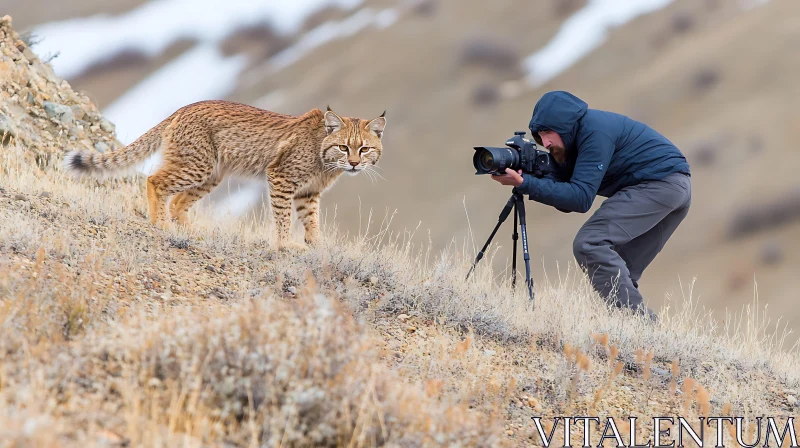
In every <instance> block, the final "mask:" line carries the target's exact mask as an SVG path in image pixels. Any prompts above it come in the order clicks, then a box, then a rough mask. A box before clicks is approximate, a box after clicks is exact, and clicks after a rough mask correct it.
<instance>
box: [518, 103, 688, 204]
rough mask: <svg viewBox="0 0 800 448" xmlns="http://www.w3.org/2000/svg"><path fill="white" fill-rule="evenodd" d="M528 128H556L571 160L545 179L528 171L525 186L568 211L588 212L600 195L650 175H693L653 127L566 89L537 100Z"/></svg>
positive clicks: (523, 189) (535, 196) (543, 200)
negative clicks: (591, 106) (593, 106)
mask: <svg viewBox="0 0 800 448" xmlns="http://www.w3.org/2000/svg"><path fill="white" fill-rule="evenodd" d="M528 128H529V129H530V131H531V134H532V135H533V138H534V139H535V140H536V142H537V143H538V144H539V145H541V144H542V141H541V138H540V137H539V135H538V132H539V131H542V130H545V129H550V130H552V131H555V132H557V133H558V134H559V135H560V136H561V139H562V140H563V141H564V147H565V149H566V155H567V157H566V162H564V163H563V164H558V165H557V170H556V172H554V173H553V174H551V175H548V176H545V177H544V178H536V177H534V176H532V175H529V174H523V179H524V181H523V183H522V185H521V186H520V187H519V189H518V190H519V191H521V192H522V193H524V194H528V195H529V196H530V198H531V200H534V201H537V202H540V203H543V204H546V205H550V206H553V207H555V208H557V209H559V210H561V211H563V212H573V211H574V212H580V213H585V212H587V211H588V210H589V209H590V208H591V206H592V203H593V202H594V198H595V196H597V195H600V196H604V197H610V196H611V195H613V194H614V193H616V192H617V191H619V190H621V189H622V188H625V187H627V186H630V185H635V184H637V183H639V182H641V181H644V180H658V179H662V178H664V177H666V176H667V175H669V174H672V173H676V172H680V173H686V174H690V172H689V164H688V162H687V161H686V158H685V157H684V156H683V154H682V153H681V152H680V150H679V149H678V148H677V147H676V146H675V145H674V144H672V142H670V141H669V140H667V138H666V137H664V136H663V135H661V134H659V133H658V132H656V131H655V130H654V129H652V128H651V127H649V126H647V125H645V124H644V123H640V122H638V121H636V120H633V119H631V118H628V117H626V116H624V115H620V114H616V113H613V112H607V111H602V110H597V109H589V108H588V105H587V104H586V102H584V101H583V100H581V99H580V98H578V97H576V96H575V95H573V94H571V93H569V92H564V91H554V92H548V93H546V94H545V95H544V96H542V98H541V99H540V100H539V102H537V103H536V106H535V107H534V109H533V116H532V117H531V121H530V124H529V125H528Z"/></svg>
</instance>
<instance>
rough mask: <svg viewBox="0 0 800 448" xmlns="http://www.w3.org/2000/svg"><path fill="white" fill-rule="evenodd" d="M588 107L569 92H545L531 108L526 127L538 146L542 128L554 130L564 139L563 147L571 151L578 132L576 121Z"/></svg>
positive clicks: (540, 141) (540, 143) (540, 140)
mask: <svg viewBox="0 0 800 448" xmlns="http://www.w3.org/2000/svg"><path fill="white" fill-rule="evenodd" d="M588 108H589V107H588V105H587V104H586V102H585V101H583V100H582V99H580V98H578V97H577V96H575V95H573V94H571V93H569V92H564V91H553V92H547V93H545V94H544V95H542V98H541V99H540V100H539V101H538V102H537V103H536V106H535V107H534V108H533V116H532V117H531V121H530V123H529V124H528V129H530V130H531V134H532V135H533V138H534V140H536V143H538V144H539V145H540V146H541V145H542V139H541V138H539V134H538V132H539V131H542V130H544V129H550V130H553V131H556V132H558V134H559V135H560V136H561V139H562V140H564V147H565V149H567V151H572V150H573V149H574V144H575V137H576V134H577V132H578V122H579V121H580V119H581V118H582V117H583V115H584V114H586V111H587V110H588Z"/></svg>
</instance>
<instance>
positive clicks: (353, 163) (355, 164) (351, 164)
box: [350, 160, 359, 166]
mask: <svg viewBox="0 0 800 448" xmlns="http://www.w3.org/2000/svg"><path fill="white" fill-rule="evenodd" d="M358 164H359V162H353V161H352V160H351V161H350V166H358Z"/></svg>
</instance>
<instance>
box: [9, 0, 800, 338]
mask: <svg viewBox="0 0 800 448" xmlns="http://www.w3.org/2000/svg"><path fill="white" fill-rule="evenodd" d="M39 3H40V2H39V1H38V0H37V1H35V2H33V3H32V2H31V1H29V0H12V1H11V3H10V4H9V8H10V11H11V12H12V13H13V14H15V15H17V14H19V21H20V23H21V26H22V27H23V28H24V29H25V30H30V31H33V32H34V33H39V35H38V36H34V40H40V42H39V43H38V48H40V50H41V51H42V52H43V55H42V57H44V58H48V57H49V56H52V55H53V54H55V53H57V52H59V51H62V53H61V56H59V57H56V58H55V59H54V63H56V64H62V65H61V66H62V67H66V68H69V66H73V67H74V66H75V61H76V59H75V52H76V51H77V52H78V53H79V54H84V55H85V56H86V58H85V60H84V59H81V60H79V61H78V62H79V64H78V65H80V66H81V67H82V69H81V70H79V73H78V72H76V73H72V72H70V76H69V79H68V81H69V83H70V84H71V85H73V86H74V87H75V88H76V90H78V91H80V92H82V94H83V95H86V96H87V97H88V98H91V99H92V102H93V103H94V104H97V105H98V107H99V108H101V110H103V111H104V112H105V113H106V114H107V116H108V117H112V121H114V120H116V118H114V117H119V122H117V125H118V126H119V129H117V132H116V134H117V137H118V138H120V139H122V140H123V141H130V140H131V139H132V138H135V137H136V133H137V132H139V131H142V130H143V129H146V128H147V127H148V126H149V125H152V124H155V123H156V122H158V121H159V120H160V119H162V118H163V117H164V116H166V115H167V114H168V113H169V112H171V110H172V109H173V108H177V107H178V106H179V105H183V104H185V103H186V102H189V101H194V100H196V99H206V98H208V97H217V96H219V97H224V98H227V99H233V100H237V101H242V102H246V103H248V104H253V105H257V106H260V107H265V108H270V109H273V110H276V111H279V112H283V113H292V114H295V113H302V112H305V111H306V110H308V109H309V108H312V107H324V106H325V105H326V104H329V103H330V104H332V105H333V106H335V108H336V109H337V110H342V111H343V113H347V114H351V115H365V116H366V115H373V114H377V113H380V112H381V111H383V110H384V109H386V110H388V120H389V125H388V128H387V133H386V146H387V151H386V155H385V158H384V160H383V162H382V163H381V173H382V176H383V178H384V179H385V181H384V180H383V179H379V180H378V181H376V182H375V183H371V182H370V180H369V179H366V178H357V179H348V182H341V183H340V184H339V185H337V188H336V189H335V190H334V191H332V192H331V193H330V194H329V195H328V196H327V197H326V199H325V200H324V201H323V207H324V208H325V209H327V210H328V213H329V215H333V214H334V213H335V214H336V216H337V225H338V226H339V227H340V229H342V231H343V232H345V233H357V232H358V229H359V228H360V227H363V226H364V225H365V221H366V217H367V216H368V215H369V211H370V210H372V211H373V212H374V213H375V214H378V215H383V214H384V212H388V213H390V214H392V213H393V214H394V216H393V223H394V225H396V226H397V227H398V228H402V229H409V230H410V229H418V232H420V233H424V234H428V233H429V235H430V241H431V243H432V244H433V247H434V248H435V249H436V250H441V249H444V248H447V247H448V246H449V247H451V248H462V249H463V251H464V252H466V253H467V254H468V255H470V256H471V255H473V254H474V252H475V250H473V249H474V246H480V244H481V243H482V241H483V240H484V239H485V238H486V236H488V233H489V231H490V230H491V228H492V226H493V224H494V222H495V220H496V217H497V214H498V213H499V211H500V209H501V208H502V206H503V204H504V203H505V201H506V199H507V195H508V191H507V189H505V188H502V187H500V186H499V185H497V184H495V183H493V182H491V181H490V180H488V179H485V178H481V177H476V176H474V175H473V172H474V171H473V169H472V166H471V153H472V149H471V148H472V147H473V146H475V145H478V144H481V145H488V144H492V145H501V144H502V142H503V141H505V139H506V138H507V137H508V136H509V135H511V134H512V132H514V131H517V130H524V129H525V126H526V124H527V122H528V119H529V117H530V113H531V111H532V109H533V105H534V104H535V102H536V100H537V99H538V98H539V97H540V95H541V94H542V93H544V92H545V91H547V90H550V89H567V90H570V91H573V92H575V93H576V94H578V95H580V96H581V97H582V98H584V99H585V100H587V101H588V103H589V105H590V106H591V107H598V108H602V109H609V110H614V111H618V112H622V113H626V114H629V115H631V116H633V117H634V118H638V119H640V120H643V121H645V122H646V123H648V124H651V125H653V126H654V127H655V128H656V129H658V130H659V131H661V132H663V133H664V134H665V135H667V136H668V137H669V138H670V139H671V140H673V141H674V142H675V143H676V144H677V145H678V146H679V147H680V148H681V149H682V150H683V151H684V153H685V154H686V155H687V157H688V158H689V161H690V163H691V164H692V169H693V182H694V188H693V193H694V200H693V204H694V205H693V208H692V210H691V211H690V214H689V216H688V217H687V219H686V220H685V222H684V223H683V224H682V225H681V227H680V228H679V229H678V231H677V232H676V233H675V235H674V236H673V238H672V239H671V240H670V242H669V244H668V245H667V246H666V248H665V250H664V251H663V252H662V254H661V255H660V256H659V257H658V258H657V259H656V260H655V262H654V263H653V265H652V266H651V267H650V268H649V269H648V271H647V272H646V273H645V275H644V277H643V279H642V282H641V287H642V291H643V293H644V294H645V298H646V300H647V302H648V304H649V305H650V306H651V307H652V308H659V307H661V306H670V304H671V303H673V302H674V301H676V300H681V297H684V296H688V295H692V296H693V297H694V298H695V299H696V300H699V301H700V303H702V305H703V306H705V307H707V308H708V309H709V310H713V311H714V313H715V315H716V316H718V317H719V318H720V319H724V318H725V315H726V314H730V313H738V312H740V311H742V310H744V309H746V308H745V307H746V306H747V305H748V304H750V303H751V302H753V300H754V299H757V300H758V301H759V302H760V304H762V305H763V304H766V305H769V308H768V310H767V315H768V317H769V319H770V322H771V324H773V325H774V324H776V323H777V324H779V325H780V326H781V327H782V326H783V325H788V328H789V329H791V330H793V331H794V333H795V334H794V335H793V336H792V337H791V338H789V340H788V342H789V345H791V344H793V343H794V342H796V341H797V336H796V333H797V330H798V329H800V327H798V325H800V324H798V322H800V311H798V310H799V309H798V308H797V307H796V306H794V303H796V301H797V299H798V293H797V291H798V286H800V285H799V284H798V282H797V279H796V275H795V274H794V272H795V271H796V268H797V266H798V263H800V259H799V258H798V257H800V255H798V254H800V250H798V248H797V247H795V246H796V242H797V241H800V239H798V236H800V221H799V220H798V217H799V216H800V194H798V191H800V190H798V188H800V185H798V184H797V181H796V179H795V178H796V176H794V172H793V171H792V170H793V167H794V166H797V162H798V160H797V157H798V156H797V152H796V151H793V150H792V148H793V147H794V146H795V145H794V142H796V141H797V138H798V137H800V136H799V135H798V129H800V127H798V126H797V119H796V116H797V114H796V113H794V104H795V103H796V102H797V101H796V100H797V98H796V96H797V89H796V88H795V84H796V83H795V80H794V79H795V77H796V76H795V73H796V72H797V69H798V68H799V67H798V64H800V60H799V59H798V58H797V57H796V54H797V52H796V45H797V41H798V38H800V37H799V36H798V29H800V27H799V26H797V25H798V24H797V17H800V15H798V3H797V2H795V1H792V0H769V1H761V0H741V1H731V2H725V1H719V0H699V1H690V0H674V1H669V0H643V1H641V2H627V1H623V0H598V1H595V2H593V3H588V2H585V1H581V0H570V1H566V0H559V1H545V0H538V1H536V2H529V1H520V0H508V1H501V2H494V3H492V6H491V8H486V7H484V5H483V3H479V2H476V1H474V0H465V1H461V0H365V1H359V0H336V1H334V0H331V1H326V0H307V1H304V2H303V4H304V5H306V6H307V7H308V8H307V9H308V11H306V12H305V13H303V14H300V15H295V16H292V18H293V19H292V20H290V22H292V23H295V22H299V25H297V26H295V27H293V28H291V29H289V30H288V31H287V30H280V29H279V28H280V27H279V26H276V24H275V23H271V22H269V21H268V20H267V21H261V22H256V21H255V19H256V18H257V17H253V18H248V16H247V15H241V14H239V15H237V14H236V12H237V11H238V10H239V9H240V8H242V5H244V4H246V3H248V2H246V1H236V2H233V3H230V4H228V5H227V6H228V8H226V9H225V10H224V11H218V14H215V15H208V14H203V13H202V10H203V6H202V5H204V4H203V3H198V5H200V6H198V7H197V8H193V9H191V10H187V11H186V14H185V15H186V16H187V17H188V18H184V19H183V20H182V21H172V22H178V23H177V24H173V23H172V22H165V23H161V22H159V20H160V17H161V16H163V14H160V15H159V14H156V13H158V10H159V8H169V5H175V4H177V3H180V2H177V1H174V0H173V1H163V2H143V1H141V0H126V1H124V2H112V3H108V2H105V3H103V2H97V1H94V0H77V1H75V2H70V4H69V6H68V7H66V6H62V7H55V6H53V7H47V8H44V7H37V5H38V4H39ZM45 3H46V2H45ZM636 4H639V5H649V6H641V7H639V14H638V15H634V16H633V18H632V19H631V18H630V17H627V16H626V15H627V14H628V13H627V12H625V11H624V9H625V8H626V7H630V6H631V5H636ZM159 5H160V6H159ZM274 5H276V4H273V3H265V4H264V8H266V10H267V11H270V10H272V9H274V8H273V7H274ZM309 5H316V6H314V7H313V8H311V7H310V6H309ZM264 8H262V9H264ZM309 8H310V9H309ZM603 8H606V9H608V10H609V11H613V12H612V13H609V14H600V15H601V16H603V15H605V16H606V19H605V20H606V23H605V24H604V28H602V29H599V28H598V25H597V23H598V20H595V19H593V18H592V17H591V12H592V11H594V12H597V11H599V10H603ZM301 9H303V8H300V7H298V8H297V11H300V10H301ZM148 11H149V12H151V13H154V14H149V15H148V14H146V13H147V12H148ZM198 11H200V12H198ZM297 11H295V12H297ZM262 12H263V11H262ZM273 12H275V11H273ZM279 12H280V10H278V11H277V12H276V14H277V13H279ZM94 14H103V15H102V16H94ZM250 15H253V14H250ZM278 15H280V14H278ZM145 16H148V17H151V18H150V19H148V20H151V23H161V26H160V27H159V29H161V28H164V29H163V30H161V31H162V32H159V33H152V36H151V35H150V34H148V33H144V34H143V35H141V34H140V35H137V34H135V33H136V32H137V31H136V30H138V29H139V28H140V26H139V25H137V24H139V23H141V21H142V20H144V18H145ZM255 16H258V14H255ZM259 17H260V16H259ZM615 17H616V18H615ZM579 18H580V20H583V22H580V21H579V22H578V23H579V29H580V30H581V32H580V33H572V34H580V35H584V34H585V35H587V36H604V37H605V40H601V41H599V42H598V46H597V47H596V48H594V49H593V50H592V51H590V52H589V53H588V54H587V55H586V56H585V57H582V58H578V59H577V60H576V61H574V63H573V64H571V65H570V64H569V63H565V62H564V60H565V59H569V58H563V57H558V56H560V55H558V54H555V56H554V55H553V54H552V53H548V54H550V57H551V58H554V60H552V61H546V62H545V64H544V66H543V67H541V66H540V67H539V69H542V68H544V70H545V73H547V72H548V71H549V70H550V69H551V68H552V67H562V66H563V67H565V70H564V71H561V72H555V73H553V76H552V77H551V78H546V82H544V84H539V83H536V84H533V85H529V84H528V83H526V80H527V79H529V77H530V76H532V75H531V72H530V70H531V67H533V66H535V65H536V61H541V59H537V58H534V57H532V56H533V55H536V54H539V53H538V52H539V51H541V50H543V49H545V48H548V45H549V44H550V43H551V42H553V41H555V40H556V37H557V36H559V32H560V30H561V28H562V26H567V25H568V24H569V23H572V21H573V19H575V20H577V19H579ZM195 19H196V20H197V21H196V22H195V21H193V20H195ZM615 20H616V22H615ZM226 21H227V22H226ZM251 22H252V23H251ZM600 22H601V23H602V22H603V21H602V20H600ZM237 23H238V24H239V25H236V24H237ZM103 24H105V25H104V26H101V25H103ZM126 25H128V27H127V28H126ZM168 25H174V26H176V27H178V28H180V30H177V31H176V30H172V31H170V26H168ZM131 27H132V28H131ZM228 28H229V30H228V31H229V34H228V35H224V36H220V35H219V33H220V29H228ZM92 29H94V30H96V32H94V33H92V32H89V31H86V30H92ZM109 30H113V33H112V32H110V31H109ZM181 30H182V31H181ZM83 31H86V32H83ZM132 33H133V34H132ZM122 35H130V36H131V37H130V39H128V40H125V39H122V38H121V37H120V36H122ZM159 36H161V37H162V38H164V39H165V40H164V41H163V42H157V45H156V43H154V40H157V39H158V38H159ZM165 36H166V37H165ZM107 42H117V46H116V49H115V50H114V52H112V53H110V54H105V53H104V52H102V51H100V50H108V48H106V47H108V45H110V44H108V45H106V43H107ZM578 46H580V45H578ZM34 48H37V47H36V46H34ZM154 48H156V49H155V50H154ZM764 49H769V51H764ZM562 53H563V52H562ZM573 53H574V52H572V51H570V52H569V53H568V54H573ZM743 55H746V56H743ZM70 61H71V62H70ZM64 64H66V65H64ZM540 65H541V64H540ZM365 67H368V69H365ZM198 70H202V71H203V72H204V76H203V77H197V76H194V75H193V74H194V73H197V72H198ZM68 72H69V71H68ZM198 80H201V81H198ZM189 81H191V82H189ZM164 92H168V93H169V94H166V93H164ZM168 111H169V112H168ZM409 173H411V174H409ZM240 189H241V192H240ZM229 192H234V193H235V194H234V196H235V197H236V199H238V198H240V197H249V198H251V199H255V200H254V202H251V203H250V204H249V206H248V204H247V202H246V201H236V203H235V204H230V203H229V202H226V201H225V199H226V198H228V197H229V196H230V194H229ZM263 192H264V186H263V185H257V184H253V183H250V182H235V181H234V182H231V183H230V184H229V185H224V186H223V187H221V188H219V189H218V190H217V191H216V192H215V194H214V195H213V198H212V199H213V200H214V203H215V204H217V205H220V204H221V205H223V206H224V207H228V208H229V209H230V210H231V211H232V212H233V213H234V214H242V213H244V212H246V211H247V210H248V208H249V207H252V206H255V210H253V212H254V214H255V215H256V216H261V214H262V213H263V212H268V211H267V210H263V209H262V206H263V204H262V203H260V201H258V199H259V198H258V195H259V193H263ZM261 199H263V195H262V197H261ZM601 202H602V198H597V200H596V204H595V207H594V208H593V209H592V211H593V210H594V209H595V208H596V207H597V206H599V204H600V203H601ZM210 203H211V201H205V204H206V205H208V204H210ZM224 207H223V211H224ZM528 213H529V216H530V223H529V226H530V247H531V253H532V257H533V261H534V263H533V269H534V272H533V274H534V276H535V278H537V279H541V278H543V277H544V274H545V271H551V270H553V269H556V268H557V266H559V265H564V264H566V263H570V262H572V253H571V246H572V245H571V243H572V238H573V237H574V234H575V232H576V231H577V230H578V228H579V226H580V225H581V224H582V223H583V222H584V221H585V219H586V218H588V216H580V215H577V214H569V215H564V214H561V213H559V212H557V211H555V210H553V209H551V208H549V207H542V206H538V205H536V204H531V206H529V207H528ZM507 227H510V225H507V226H506V227H504V229H503V230H502V231H501V233H500V235H499V236H498V238H497V240H496V241H497V243H498V244H500V245H502V247H501V248H500V251H499V252H498V254H497V257H495V259H494V261H493V263H494V267H495V268H496V269H497V270H498V271H502V270H504V269H506V268H507V267H508V266H509V265H510V260H509V257H510V253H511V251H510V248H509V243H510V240H509V239H508V235H509V234H510V230H509V229H508V228H507Z"/></svg>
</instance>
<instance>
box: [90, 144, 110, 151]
mask: <svg viewBox="0 0 800 448" xmlns="http://www.w3.org/2000/svg"><path fill="white" fill-rule="evenodd" d="M94 149H96V150H97V151H98V152H106V151H110V150H111V147H110V146H108V143H106V142H97V143H95V144H94Z"/></svg>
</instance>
